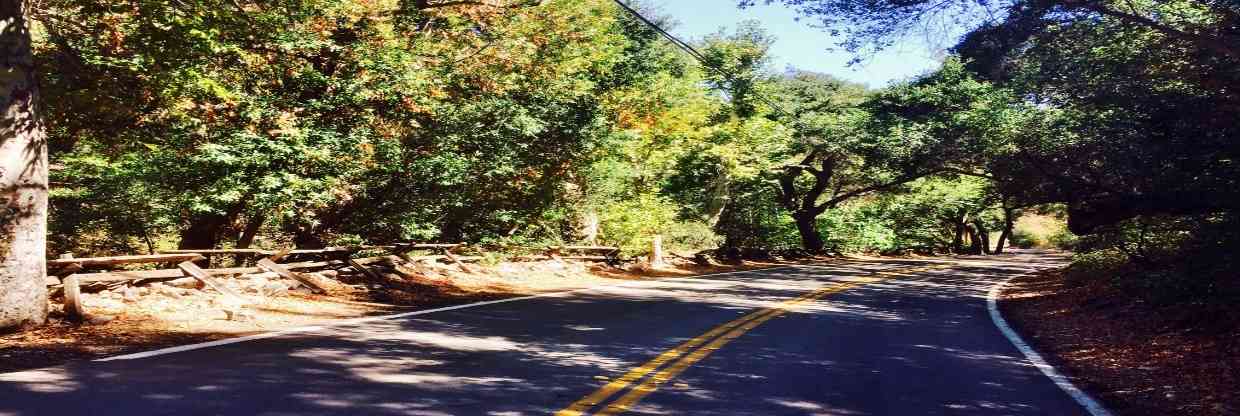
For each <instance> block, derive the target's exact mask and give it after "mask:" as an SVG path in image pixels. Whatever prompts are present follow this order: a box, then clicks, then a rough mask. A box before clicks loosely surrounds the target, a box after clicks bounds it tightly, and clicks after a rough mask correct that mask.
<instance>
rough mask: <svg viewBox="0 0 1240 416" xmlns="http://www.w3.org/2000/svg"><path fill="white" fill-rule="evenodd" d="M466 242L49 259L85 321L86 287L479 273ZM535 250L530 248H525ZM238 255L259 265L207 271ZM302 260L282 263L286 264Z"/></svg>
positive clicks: (575, 253) (613, 254)
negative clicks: (433, 265)
mask: <svg viewBox="0 0 1240 416" xmlns="http://www.w3.org/2000/svg"><path fill="white" fill-rule="evenodd" d="M464 246H465V245H464V244H425V243H403V244H393V245H381V246H356V247H329V248H323V249H285V250H262V249H202V250H166V251H162V252H160V253H159V254H149V255H134V256H110V257H82V258H78V257H74V256H73V255H72V254H63V255H61V256H60V258H58V259H55V260H49V261H48V263H47V266H48V278H47V282H46V283H47V285H48V287H49V288H50V289H52V291H53V292H54V293H57V292H58V293H59V294H62V295H63V299H64V311H65V314H66V316H67V317H68V318H69V319H74V320H82V319H85V318H86V316H87V312H86V310H85V307H84V306H83V304H82V298H81V293H82V288H83V287H85V286H97V285H126V284H135V285H136V284H139V283H146V282H157V281H167V280H175V279H182V278H193V279H195V280H198V281H200V282H201V283H202V286H204V287H210V288H213V289H215V290H217V291H219V292H221V293H223V294H224V295H226V296H228V297H229V298H233V299H234V300H236V301H237V302H238V303H241V304H244V303H246V301H245V300H244V298H243V297H242V296H240V295H239V294H237V293H235V292H234V291H233V290H231V289H229V288H228V287H227V286H225V285H224V284H222V283H221V282H219V281H218V280H217V279H216V277H223V276H237V275H244V274H251V273H263V272H270V273H275V274H276V275H279V276H280V277H282V278H286V279H290V280H296V281H298V282H301V283H302V284H304V285H305V286H306V287H307V288H309V289H310V290H311V291H313V292H315V293H327V292H328V288H329V287H330V286H331V283H330V282H324V281H321V280H320V279H321V277H318V276H319V275H315V274H310V273H306V272H307V271H313V270H324V269H343V268H353V269H356V270H357V271H358V272H359V273H361V274H363V275H365V276H368V277H371V278H379V275H378V274H377V273H376V272H375V271H373V270H371V268H370V267H369V265H372V264H374V263H379V262H387V263H393V264H394V263H396V262H400V261H403V262H408V263H417V262H439V261H442V262H447V263H450V264H455V265H457V266H458V267H460V268H461V269H462V270H465V271H474V269H473V266H470V265H468V264H466V263H467V262H476V261H479V260H482V259H483V258H484V257H483V256H462V255H457V254H455V253H453V252H452V251H453V250H456V249H459V248H462V247H464ZM523 249H525V250H530V249H529V248H523ZM415 251H428V252H431V253H437V254H429V255H418V256H414V255H411V254H410V253H412V252H415ZM363 252H387V254H386V255H382V256H375V257H363V258H354V256H356V255H357V254H358V253H363ZM619 255H620V249H619V248H618V247H609V246H548V247H546V248H545V249H543V254H542V255H521V256H515V257H511V259H512V260H515V261H537V260H583V261H608V262H612V261H616V260H618V258H619ZM220 256H225V257H233V258H234V263H235V264H238V265H241V264H246V263H247V262H249V263H252V264H253V266H238V267H219V268H209V267H204V266H206V265H209V264H210V263H211V261H210V258H211V257H220ZM290 259H292V260H299V261H294V262H286V263H280V261H282V260H290ZM136 264H158V265H161V266H165V267H163V268H159V269H154V270H123V269H121V268H122V267H123V266H126V265H136Z"/></svg>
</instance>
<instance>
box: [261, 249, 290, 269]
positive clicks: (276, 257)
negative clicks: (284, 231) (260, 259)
mask: <svg viewBox="0 0 1240 416" xmlns="http://www.w3.org/2000/svg"><path fill="white" fill-rule="evenodd" d="M291 252H293V249H292V247H290V248H286V249H283V250H280V251H277V252H276V253H275V254H272V255H271V256H269V257H267V259H268V260H271V261H272V262H273V263H274V262H277V261H280V259H282V258H284V256H287V255H288V253H291ZM259 267H262V266H259Z"/></svg>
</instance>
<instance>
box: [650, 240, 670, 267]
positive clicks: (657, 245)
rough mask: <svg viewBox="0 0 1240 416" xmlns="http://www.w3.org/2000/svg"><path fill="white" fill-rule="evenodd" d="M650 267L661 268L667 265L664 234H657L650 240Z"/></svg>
mask: <svg viewBox="0 0 1240 416" xmlns="http://www.w3.org/2000/svg"><path fill="white" fill-rule="evenodd" d="M650 267H653V268H656V269H657V268H660V267H667V263H666V262H664V261H663V236H662V235H655V236H654V238H653V239H651V240H650Z"/></svg>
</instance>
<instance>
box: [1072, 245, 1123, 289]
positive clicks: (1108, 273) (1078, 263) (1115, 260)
mask: <svg viewBox="0 0 1240 416" xmlns="http://www.w3.org/2000/svg"><path fill="white" fill-rule="evenodd" d="M1127 265H1128V256H1127V255H1125V254H1124V253H1123V252H1121V251H1119V250H1114V249H1106V250H1098V251H1090V252H1085V253H1076V254H1074V255H1073V256H1072V264H1071V265H1069V266H1068V268H1067V270H1065V271H1064V279H1066V280H1067V281H1068V282H1069V283H1076V284H1079V283H1084V282H1086V281H1089V280H1094V279H1110V278H1115V277H1117V276H1119V275H1121V274H1123V272H1124V270H1125V268H1126V266H1127Z"/></svg>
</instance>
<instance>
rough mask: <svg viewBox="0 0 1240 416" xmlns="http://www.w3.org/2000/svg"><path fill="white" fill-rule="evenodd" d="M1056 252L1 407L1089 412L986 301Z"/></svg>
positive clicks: (550, 310)
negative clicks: (1030, 355)
mask: <svg viewBox="0 0 1240 416" xmlns="http://www.w3.org/2000/svg"><path fill="white" fill-rule="evenodd" d="M1062 261H1063V259H1062V258H1059V257H1055V256H1052V255H1046V254H1036V253H1028V254H1019V255H1014V256H1003V257H989V258H984V259H975V260H965V261H962V262H960V263H958V264H944V263H939V262H934V261H914V260H908V261H852V262H845V263H838V264H827V265H822V266H802V267H788V268H781V269H772V270H763V271H753V272H744V273H736V274H727V275H717V276H706V277H701V278H693V279H667V280H661V281H648V282H629V283H625V284H623V285H620V286H611V287H604V288H597V289H591V290H587V291H578V292H573V293H567V294H560V295H555V296H545V297H539V298H534V299H525V300H517V301H512V302H505V303H497V304H489V305H481V306H476V307H468V308H462V309H457V310H451V311H443V312H435V313H429V314H423V315H416V316H406V317H399V318H392V319H386V320H376V321H371V322H365V323H359V324H352V325H347V326H339V327H328V328H324V329H321V330H317V331H312V332H304V333H292V334H286V335H281V336H278V337H273V338H267V339H260V340H254V341H247V342H240V343H233V344H229V345H223V346H216V347H210V348H202V349H196V350H191V351H184V352H177V353H171V354H166V355H158V356H153V357H147V358H138V359H128V360H114V361H108V362H81V363H75V364H70V365H65V366H61V367H53V368H47V369H42V370H34V371H26V372H21V373H9V374H3V375H0V380H2V381H0V415H8V414H13V415H50V414H55V415H76V414H124V415H145V414H176V415H198V414H219V415H248V414H263V415H294V414H296V415H303V414H348V415H360V414H379V415H398V414H399V415H527V414H528V415H533V414H553V413H556V412H560V414H562V415H567V414H575V411H576V410H582V411H583V412H591V413H590V414H593V412H601V413H603V414H619V413H623V414H666V415H684V414H693V415H699V414H700V415H713V414H720V415H724V414H726V415H737V414H746V415H784V414H787V415H1003V414H1011V415H1076V414H1084V412H1083V410H1082V408H1081V407H1080V406H1079V405H1077V404H1076V403H1075V402H1074V401H1073V400H1072V399H1071V398H1070V397H1069V396H1067V395H1066V394H1064V393H1063V392H1062V391H1060V390H1059V388H1058V387H1057V386H1055V385H1054V384H1053V383H1052V382H1051V381H1050V380H1049V379H1047V378H1046V377H1045V376H1043V375H1042V374H1041V373H1039V372H1038V370H1037V369H1036V368H1034V367H1032V366H1031V365H1030V364H1029V363H1028V362H1027V361H1026V360H1025V359H1024V358H1023V356H1022V355H1021V354H1020V353H1019V352H1018V351H1017V350H1016V348H1014V347H1013V346H1012V345H1011V343H1010V342H1009V341H1008V340H1007V339H1006V338H1004V337H1003V335H1002V334H1001V333H1000V332H999V330H998V329H996V328H995V326H994V324H993V323H992V322H991V320H990V318H989V316H988V314H987V309H986V299H985V297H986V292H987V291H988V290H989V289H990V287H991V286H992V285H993V284H994V283H995V282H998V281H1000V280H1002V279H1004V278H1006V277H1008V276H1011V275H1014V274H1018V273H1022V272H1025V271H1028V270H1031V269H1034V268H1039V267H1048V266H1051V265H1056V264H1059V263H1061V262H1062ZM656 382H657V383H656ZM591 395H594V396H595V397H594V398H593V399H590V398H588V397H589V396H591ZM574 404H576V407H573V406H574ZM565 409H567V410H565Z"/></svg>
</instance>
